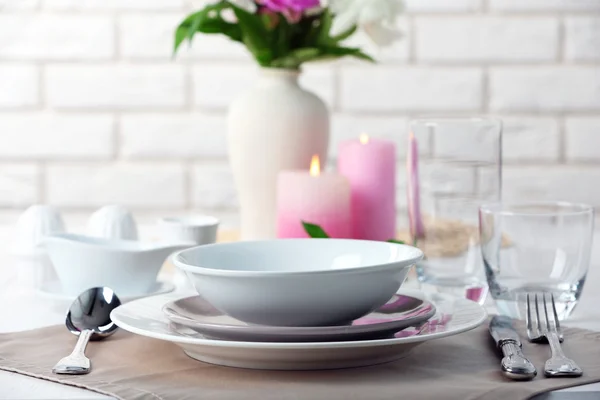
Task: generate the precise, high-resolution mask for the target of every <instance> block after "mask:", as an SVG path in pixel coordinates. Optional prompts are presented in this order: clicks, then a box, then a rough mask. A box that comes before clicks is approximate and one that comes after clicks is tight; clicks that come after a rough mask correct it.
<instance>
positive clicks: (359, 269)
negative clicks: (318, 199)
mask: <svg viewBox="0 0 600 400" xmlns="http://www.w3.org/2000/svg"><path fill="white" fill-rule="evenodd" d="M422 257H423V253H422V252H421V250H419V249H417V248H415V247H411V246H406V245H398V244H393V243H387V242H372V241H363V240H343V239H285V240H270V241H258V242H236V243H223V244H213V245H206V246H201V247H195V248H192V249H188V250H184V251H181V252H179V253H177V254H175V255H174V256H173V261H174V263H175V265H176V266H177V267H178V268H180V269H181V270H183V271H185V272H186V273H187V275H188V278H189V279H190V281H191V282H192V284H193V285H194V287H195V288H196V291H197V292H198V294H200V295H201V296H202V297H204V298H205V299H206V300H208V301H209V302H210V303H211V304H212V305H213V306H215V307H216V308H217V309H219V310H220V311H221V312H223V313H225V314H228V315H230V316H232V317H234V318H237V319H239V320H240V321H244V322H247V323H253V324H261V325H274V326H325V325H337V324H344V323H348V322H350V321H352V320H354V319H356V318H360V317H362V316H363V315H365V314H368V313H369V312H371V311H373V310H375V309H377V308H378V307H380V306H382V305H383V304H385V303H386V302H387V301H388V300H389V299H390V298H391V297H392V295H394V293H396V291H397V290H398V289H399V288H400V285H401V284H402V282H403V281H404V279H405V278H406V274H407V273H408V271H409V269H410V267H411V266H412V265H414V264H415V263H416V262H418V261H420V260H421V258H422Z"/></svg>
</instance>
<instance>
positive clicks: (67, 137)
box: [0, 113, 114, 161]
mask: <svg viewBox="0 0 600 400" xmlns="http://www.w3.org/2000/svg"><path fill="white" fill-rule="evenodd" d="M113 126H114V118H113V117H112V116H110V115H93V114H92V115H86V114H77V115H51V114H36V113H22V114H14V115H5V116H2V117H0V143H6V144H9V145H5V146H0V157H1V158H2V159H6V160H10V159H16V160H22V159H23V160H33V161H35V160H45V159H50V160H61V159H81V160H87V159H90V158H93V159H104V160H107V159H110V158H111V157H112V156H113V155H114V139H113V131H114V129H113Z"/></svg>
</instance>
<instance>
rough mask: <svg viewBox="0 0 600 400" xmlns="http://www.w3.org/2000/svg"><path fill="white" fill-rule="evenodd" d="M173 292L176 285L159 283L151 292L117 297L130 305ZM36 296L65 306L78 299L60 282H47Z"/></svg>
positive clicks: (155, 284)
mask: <svg viewBox="0 0 600 400" xmlns="http://www.w3.org/2000/svg"><path fill="white" fill-rule="evenodd" d="M173 290H175V285H174V284H172V283H171V282H167V281H157V282H155V283H154V285H153V286H152V288H150V290H149V291H147V292H144V293H137V294H130V295H126V296H121V295H119V293H117V296H119V300H121V303H128V302H130V301H133V300H138V299H143V298H144V297H150V296H157V295H159V294H165V293H170V292H172V291H173ZM115 293H116V292H115ZM36 294H37V295H38V296H39V297H42V298H44V299H48V300H52V301H56V302H61V303H63V304H67V305H70V304H71V302H72V301H73V300H75V299H76V298H77V296H72V295H69V294H66V293H65V292H64V291H63V290H62V287H61V286H60V282H58V281H51V282H45V283H44V284H43V285H42V286H41V287H40V288H39V289H38V290H37V293H36Z"/></svg>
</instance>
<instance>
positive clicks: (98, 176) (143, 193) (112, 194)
mask: <svg viewBox="0 0 600 400" xmlns="http://www.w3.org/2000/svg"><path fill="white" fill-rule="evenodd" d="M46 173H47V187H46V191H47V196H48V199H47V200H48V202H50V203H52V204H56V205H57V206H63V207H75V208H78V207H99V206H102V205H106V204H113V203H117V204H123V205H125V206H129V207H133V208H136V207H137V208H140V209H172V208H183V207H185V205H186V200H185V171H184V168H183V166H182V165H180V164H172V163H169V164H163V163H157V164H145V163H144V164H142V163H140V164H136V165H132V164H124V163H118V164H112V165H97V164H94V165H88V164H82V165H75V164H57V165H52V166H50V167H48V170H47V172H46Z"/></svg>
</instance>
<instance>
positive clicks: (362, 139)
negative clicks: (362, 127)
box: [359, 133, 369, 144]
mask: <svg viewBox="0 0 600 400" xmlns="http://www.w3.org/2000/svg"><path fill="white" fill-rule="evenodd" d="M359 140H360V142H361V143H362V144H367V143H369V135H367V134H366V133H362V134H361V135H360V138H359Z"/></svg>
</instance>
